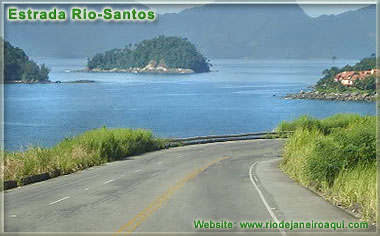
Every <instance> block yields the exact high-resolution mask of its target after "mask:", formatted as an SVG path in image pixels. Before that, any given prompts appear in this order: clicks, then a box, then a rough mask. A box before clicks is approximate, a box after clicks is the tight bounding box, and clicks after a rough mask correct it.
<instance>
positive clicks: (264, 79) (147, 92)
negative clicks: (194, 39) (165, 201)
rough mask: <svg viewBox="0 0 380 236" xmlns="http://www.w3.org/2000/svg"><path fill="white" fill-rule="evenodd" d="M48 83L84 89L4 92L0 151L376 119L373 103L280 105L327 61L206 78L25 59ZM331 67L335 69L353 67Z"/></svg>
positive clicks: (249, 63) (219, 66)
mask: <svg viewBox="0 0 380 236" xmlns="http://www.w3.org/2000/svg"><path fill="white" fill-rule="evenodd" d="M33 59H34V60H36V61H38V62H39V63H45V64H47V65H48V66H49V67H50V68H51V69H52V71H51V73H50V79H51V80H52V81H57V80H60V81H72V80H81V79H89V80H95V81H96V83H91V84H64V83H61V84H6V85H5V86H4V96H5V101H4V105H5V109H4V110H5V114H4V115H5V120H4V128H5V129H4V132H5V148H6V149H7V150H22V149H23V148H25V147H27V146H28V145H41V146H52V145H54V144H56V143H58V142H59V141H61V140H62V139H64V138H65V137H70V136H73V135H76V134H79V133H81V132H84V131H86V130H89V129H93V128H99V127H102V126H107V127H112V128H116V127H124V128H146V129H151V130H153V131H154V133H155V134H156V135H157V136H160V137H188V136H198V135H214V134H232V133H246V132H255V131H270V130H273V129H274V128H275V127H276V126H277V124H278V123H279V122H280V121H281V120H291V119H294V118H296V117H298V116H299V115H303V114H308V115H312V116H315V117H320V118H322V117H327V116H330V115H333V114H335V113H358V114H363V115H366V114H370V115H374V114H376V105H375V103H374V102H343V101H321V100H286V99H283V96H284V95H286V94H287V93H293V92H298V91H299V90H301V89H303V90H306V89H307V87H308V86H310V85H312V84H314V83H315V82H316V81H317V80H318V79H319V78H320V77H321V76H322V75H321V72H322V71H323V70H324V69H326V68H329V67H331V66H332V61H331V60H316V59H313V60H244V59H223V60H222V59H217V60H212V64H213V65H214V66H213V68H212V69H213V70H214V71H213V72H210V73H202V74H189V75H157V74H133V73H84V72H66V71H67V70H71V69H80V68H84V67H85V63H86V60H85V59H62V58H33ZM355 62H356V61H355V60H352V61H349V60H337V61H336V62H335V65H336V66H343V65H345V64H354V63H355Z"/></svg>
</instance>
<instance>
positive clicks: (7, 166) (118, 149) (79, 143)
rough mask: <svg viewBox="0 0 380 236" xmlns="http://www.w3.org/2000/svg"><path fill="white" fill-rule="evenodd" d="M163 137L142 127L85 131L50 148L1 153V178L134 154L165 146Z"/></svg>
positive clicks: (77, 167)
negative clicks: (2, 174) (154, 134)
mask: <svg viewBox="0 0 380 236" xmlns="http://www.w3.org/2000/svg"><path fill="white" fill-rule="evenodd" d="M165 145H166V141H165V140H164V139H159V138H155V137H154V136H153V134H152V132H151V131H148V130H143V129H107V128H100V129H94V130H90V131H87V132H85V133H83V134H81V135H78V136H75V137H72V138H66V139H64V140H63V141H62V142H60V143H59V144H57V145H56V146H54V147H51V148H42V147H31V148H29V149H28V150H27V151H25V152H5V153H4V181H7V180H15V181H17V183H18V185H22V179H23V178H25V177H27V176H31V175H36V174H41V173H49V174H50V176H58V175H64V174H70V173H73V172H75V171H78V170H82V169H86V168H88V167H91V166H96V165H101V164H103V163H106V162H109V161H115V160H119V159H122V158H124V157H128V156H131V155H135V154H140V153H144V152H148V151H153V150H157V149H161V148H164V147H165Z"/></svg>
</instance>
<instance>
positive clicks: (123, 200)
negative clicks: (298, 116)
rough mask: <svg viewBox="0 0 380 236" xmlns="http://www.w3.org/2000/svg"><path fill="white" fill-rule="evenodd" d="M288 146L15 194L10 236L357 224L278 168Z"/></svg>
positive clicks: (166, 157)
mask: <svg viewBox="0 0 380 236" xmlns="http://www.w3.org/2000/svg"><path fill="white" fill-rule="evenodd" d="M283 143H284V141H283V140H275V139H272V140H250V141H234V142H224V143H213V144H203V145H193V146H185V147H178V148H172V149H167V150H161V151H156V152H151V153H147V154H144V155H141V156H135V157H130V158H127V159H125V160H122V161H117V162H112V163H108V164H106V165H103V166H99V167H93V168H90V169H88V170H84V171H80V172H77V173H75V174H71V175H67V176H62V177H59V178H55V179H51V180H48V181H45V182H41V183H36V184H32V185H29V186H25V187H22V188H18V189H13V190H9V191H6V192H5V195H4V201H5V206H4V213H5V214H4V230H5V231H6V232H104V234H106V235H118V234H124V233H131V232H172V233H173V232H177V233H180V232H237V231H245V232H250V233H252V232H268V231H270V232H272V233H273V234H276V235H286V234H287V235H291V234H292V233H294V232H295V231H297V230H292V231H290V230H287V231H283V230H279V229H268V228H266V229H242V228H241V227H240V222H245V221H258V222H281V221H282V220H285V221H291V220H294V221H311V220H313V221H318V220H319V221H342V220H344V221H345V223H346V224H348V222H358V220H357V219H355V218H353V217H352V216H350V215H349V214H347V213H346V212H345V211H343V210H341V209H339V208H337V207H334V206H332V205H331V204H329V203H328V202H326V201H325V200H323V199H322V198H321V197H319V196H317V195H315V194H314V193H312V192H310V191H308V190H306V189H304V188H303V187H301V186H299V185H297V184H296V183H294V182H293V181H292V180H290V179H289V178H288V177H287V176H285V175H284V174H283V173H282V172H281V171H280V170H279V169H278V163H279V159H280V158H279V157H280V156H281V152H282V147H283ZM194 220H205V221H208V222H209V221H210V220H211V221H213V222H214V223H215V222H219V223H220V226H221V228H218V229H215V228H214V229H199V228H198V229H196V228H195V227H194ZM228 223H230V225H229V224H228ZM228 226H232V228H228ZM225 227H227V228H225ZM345 230H347V229H345ZM299 231H301V232H312V231H321V230H320V229H308V230H305V229H303V230H299ZM322 231H328V232H333V230H331V229H330V230H322Z"/></svg>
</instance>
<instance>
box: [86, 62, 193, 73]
mask: <svg viewBox="0 0 380 236" xmlns="http://www.w3.org/2000/svg"><path fill="white" fill-rule="evenodd" d="M79 72H129V73H168V74H191V73H195V72H194V71H193V70H192V69H183V68H168V67H167V66H166V65H165V64H162V65H161V64H157V62H156V61H153V60H152V61H150V62H149V64H148V65H146V66H145V67H143V68H139V67H130V68H127V69H122V68H112V69H101V68H93V69H89V68H85V69H84V70H79Z"/></svg>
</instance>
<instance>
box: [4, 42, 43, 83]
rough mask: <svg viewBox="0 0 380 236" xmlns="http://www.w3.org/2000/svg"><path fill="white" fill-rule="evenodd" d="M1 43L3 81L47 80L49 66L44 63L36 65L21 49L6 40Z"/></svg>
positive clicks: (35, 81)
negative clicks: (2, 50) (2, 51)
mask: <svg viewBox="0 0 380 236" xmlns="http://www.w3.org/2000/svg"><path fill="white" fill-rule="evenodd" d="M3 43H4V81H5V82H24V83H37V82H49V72H50V70H49V68H47V67H46V66H45V65H44V64H43V65H41V66H39V65H37V64H36V63H35V62H34V61H32V60H30V59H29V57H28V56H27V55H26V54H25V52H24V51H23V50H22V49H20V48H18V47H14V46H12V45H11V44H10V43H9V42H7V41H3Z"/></svg>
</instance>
